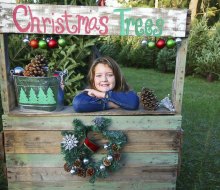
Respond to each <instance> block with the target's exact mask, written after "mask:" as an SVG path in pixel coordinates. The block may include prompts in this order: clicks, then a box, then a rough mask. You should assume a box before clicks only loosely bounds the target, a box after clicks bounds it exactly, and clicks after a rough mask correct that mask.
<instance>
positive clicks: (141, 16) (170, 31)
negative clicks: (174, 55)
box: [0, 3, 187, 37]
mask: <svg viewBox="0 0 220 190" xmlns="http://www.w3.org/2000/svg"><path fill="white" fill-rule="evenodd" d="M186 22H187V9H155V8H115V7H100V6H72V5H71V6H70V5H45V4H6V3H1V4H0V33H38V34H59V35H61V34H70V35H121V36H124V35H132V36H155V37H160V36H172V37H185V36H186V25H187V23H186Z"/></svg>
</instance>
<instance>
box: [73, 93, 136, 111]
mask: <svg viewBox="0 0 220 190" xmlns="http://www.w3.org/2000/svg"><path fill="white" fill-rule="evenodd" d="M109 101H111V102H113V103H115V104H117V105H118V106H119V107H120V108H123V109H126V110H136V109H138V107H139V97H138V96H137V94H136V93H135V92H134V91H127V92H115V91H108V92H107V93H106V98H96V97H91V96H89V95H88V94H87V92H82V93H80V94H78V95H77V96H75V98H74V99H73V109H74V110H75V111H76V112H95V111H103V110H108V109H111V108H109V106H108V102H109Z"/></svg>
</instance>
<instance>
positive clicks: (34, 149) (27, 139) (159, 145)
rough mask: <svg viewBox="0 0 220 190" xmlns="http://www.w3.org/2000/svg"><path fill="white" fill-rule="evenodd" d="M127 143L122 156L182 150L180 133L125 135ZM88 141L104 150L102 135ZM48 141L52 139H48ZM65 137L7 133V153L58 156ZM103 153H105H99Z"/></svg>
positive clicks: (136, 132) (140, 132)
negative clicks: (180, 148)
mask: <svg viewBox="0 0 220 190" xmlns="http://www.w3.org/2000/svg"><path fill="white" fill-rule="evenodd" d="M124 133H125V135H126V136H127V138H128V142H127V143H126V145H125V147H124V148H123V152H176V151H178V149H179V146H180V139H179V138H178V131H124ZM89 136H90V137H89V138H90V139H92V140H93V142H96V144H98V145H99V146H100V147H103V144H104V143H107V140H105V139H103V137H102V135H101V134H97V133H91V134H89ZM48 137H49V138H48ZM62 138H63V136H62V135H61V132H60V131H5V151H6V153H49V154H59V153H60V143H61V141H62ZM100 151H101V152H103V149H100Z"/></svg>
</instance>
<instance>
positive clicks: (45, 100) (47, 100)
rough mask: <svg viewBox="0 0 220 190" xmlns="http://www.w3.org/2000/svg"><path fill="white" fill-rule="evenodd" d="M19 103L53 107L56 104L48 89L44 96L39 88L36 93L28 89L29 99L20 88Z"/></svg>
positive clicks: (51, 92)
mask: <svg viewBox="0 0 220 190" xmlns="http://www.w3.org/2000/svg"><path fill="white" fill-rule="evenodd" d="M19 103H21V104H40V105H46V104H48V105H54V104H56V100H55V96H54V93H53V91H52V89H51V88H50V87H48V89H47V90H46V94H45V93H44V91H43V89H42V88H41V87H39V90H38V93H37V94H36V92H35V91H34V89H33V88H30V91H29V98H28V95H27V93H26V92H25V90H24V89H23V88H22V87H21V88H20V92H19Z"/></svg>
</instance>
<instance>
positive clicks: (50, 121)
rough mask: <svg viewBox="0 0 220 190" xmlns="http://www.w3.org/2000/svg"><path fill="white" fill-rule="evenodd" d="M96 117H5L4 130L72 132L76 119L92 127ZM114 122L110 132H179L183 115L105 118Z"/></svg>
mask: <svg viewBox="0 0 220 190" xmlns="http://www.w3.org/2000/svg"><path fill="white" fill-rule="evenodd" d="M94 118H95V117H94V116H88V115H87V116H84V115H83V114H81V115H77V116H74V114H72V115H70V116H62V115H61V116H59V117H58V116H57V115H53V116H48V115H44V116H41V117H39V116H34V115H32V116H20V117H17V116H16V117H13V116H10V115H3V124H4V130H5V131H6V130H54V131H55V130H72V129H73V125H72V122H73V120H74V119H80V120H82V121H83V123H84V124H85V125H91V124H92V120H93V119H94ZM105 118H109V119H111V121H112V125H111V126H110V127H109V130H134V129H135V130H179V129H181V119H182V116H181V115H174V116H116V115H115V116H110V115H108V116H105Z"/></svg>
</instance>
